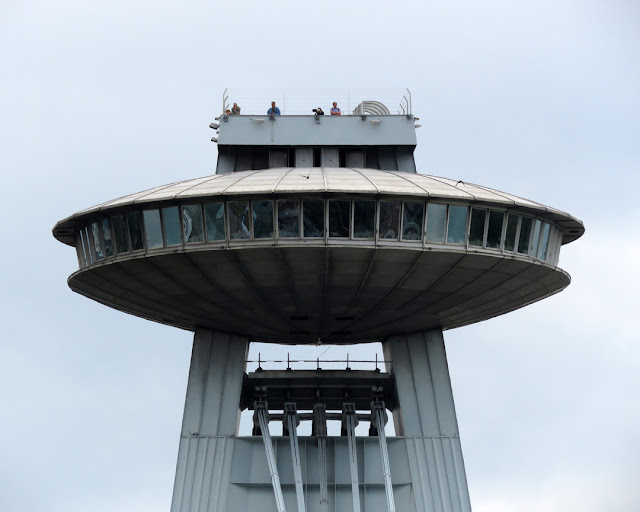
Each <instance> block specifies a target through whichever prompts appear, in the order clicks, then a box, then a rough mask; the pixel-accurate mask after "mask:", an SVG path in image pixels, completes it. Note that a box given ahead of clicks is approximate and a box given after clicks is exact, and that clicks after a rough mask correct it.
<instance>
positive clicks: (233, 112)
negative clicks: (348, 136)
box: [225, 101, 342, 117]
mask: <svg viewBox="0 0 640 512" xmlns="http://www.w3.org/2000/svg"><path fill="white" fill-rule="evenodd" d="M312 112H314V113H315V115H317V116H323V115H324V111H323V110H322V108H320V107H318V108H314V109H313V111H312ZM329 113H330V114H331V115H332V116H341V115H342V110H340V109H339V108H338V103H337V102H335V101H334V102H333V107H331V109H330V110H329ZM225 114H226V115H228V116H239V115H240V107H239V106H238V104H237V103H234V104H233V107H231V108H230V109H229V108H228V109H227V111H226V112H225ZM267 115H268V116H271V117H273V116H279V115H280V109H279V108H278V107H276V102H275V101H272V102H271V108H270V109H269V110H267Z"/></svg>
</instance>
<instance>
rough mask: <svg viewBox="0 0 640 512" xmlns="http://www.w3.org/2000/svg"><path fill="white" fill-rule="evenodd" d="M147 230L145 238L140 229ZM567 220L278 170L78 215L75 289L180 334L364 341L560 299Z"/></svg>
mask: <svg viewBox="0 0 640 512" xmlns="http://www.w3.org/2000/svg"><path fill="white" fill-rule="evenodd" d="M136 230H137V231H136ZM583 231H584V228H583V226H582V224H581V222H580V221H578V220H577V219H575V218H573V217H571V216H570V215H568V214H566V213H564V212H561V211H559V210H556V209H553V208H550V207H547V206H544V205H541V204H539V203H535V202H533V201H529V200H526V199H523V198H520V197H516V196H513V195H510V194H506V193H504V192H499V191H496V190H491V189H488V188H486V187H481V186H477V185H471V184H467V183H462V182H456V181H455V180H449V179H445V178H439V177H434V176H425V175H421V174H409V173H406V172H401V171H386V170H379V169H378V170H376V169H357V168H324V167H311V168H301V167H293V168H273V169H266V170H262V171H253V170H252V171H244V172H237V173H230V174H223V175H214V176H209V177H205V178H199V179H194V180H188V181H183V182H180V183H174V184H172V185H167V186H164V187H157V188H154V189H151V190H148V191H145V192H140V193H137V194H132V195H129V196H125V197H122V198H119V199H116V200H113V201H109V202H106V203H104V204H101V205H99V206H96V207H94V208H90V209H87V210H84V211H82V212H79V213H77V214H75V215H73V216H71V217H69V218H67V219H65V220H63V221H61V222H59V223H58V224H57V225H56V227H55V228H54V234H55V236H56V237H57V238H58V239H59V240H60V241H63V242H65V243H67V244H73V245H77V246H78V254H79V257H80V263H81V267H82V268H81V269H80V270H79V271H78V272H76V273H75V274H73V275H72V276H71V277H70V279H69V285H70V287H71V288H72V289H73V290H74V291H76V292H78V293H81V294H83V295H86V296H87V297H90V298H93V299H95V300H97V301H99V302H101V303H103V304H106V305H108V306H111V307H113V308H116V309H119V310H121V311H125V312H127V313H131V314H134V315H137V316H141V317H144V318H148V319H150V320H155V321H158V322H163V323H167V324H170V325H176V326H179V327H182V328H184V329H190V330H195V328H196V327H207V328H210V329H216V330H224V331H225V332H231V333H248V334H249V335H250V336H251V337H252V338H253V339H259V340H263V341H269V340H273V341H278V342H288V341H290V342H300V340H301V339H305V338H306V339H308V340H309V341H310V342H312V341H316V340H318V339H320V340H322V341H323V342H330V343H353V342H358V341H372V340H378V339H384V337H386V336H389V335H390V334H392V333H403V332H405V333H406V332H415V331H419V330H424V329H431V328H436V327H437V328H442V329H449V328H453V327H458V326H462V325H467V324H471V323H474V322H478V321H481V320H485V319H487V318H491V317H493V316H496V315H500V314H503V313H506V312H508V311H512V310H514V309H517V308H519V307H522V306H524V305H526V304H529V303H532V302H535V301H537V300H540V299H543V298H545V297H547V296H549V295H552V294H554V293H556V292H558V291H560V290H562V289H563V288H565V287H566V286H567V285H568V284H569V282H570V278H569V276H568V275H567V274H566V273H565V272H564V271H563V270H561V269H560V268H558V267H557V261H558V254H559V250H560V246H561V245H562V244H564V243H568V242H571V241H572V240H575V239H576V238H577V237H579V236H580V235H581V234H582V233H583Z"/></svg>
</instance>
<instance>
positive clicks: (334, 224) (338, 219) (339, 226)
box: [329, 201, 351, 238]
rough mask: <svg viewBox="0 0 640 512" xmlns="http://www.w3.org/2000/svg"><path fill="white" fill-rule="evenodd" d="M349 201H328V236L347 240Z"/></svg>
mask: <svg viewBox="0 0 640 512" xmlns="http://www.w3.org/2000/svg"><path fill="white" fill-rule="evenodd" d="M350 223H351V201H329V236H332V237H340V238H349V234H350V229H349V226H350Z"/></svg>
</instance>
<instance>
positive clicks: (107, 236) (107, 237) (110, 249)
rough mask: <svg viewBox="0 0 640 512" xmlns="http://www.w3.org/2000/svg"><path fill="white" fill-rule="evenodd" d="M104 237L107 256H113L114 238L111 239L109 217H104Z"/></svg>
mask: <svg viewBox="0 0 640 512" xmlns="http://www.w3.org/2000/svg"><path fill="white" fill-rule="evenodd" d="M102 239H103V240H104V254H105V256H113V240H112V239H111V228H110V227H109V219H102Z"/></svg>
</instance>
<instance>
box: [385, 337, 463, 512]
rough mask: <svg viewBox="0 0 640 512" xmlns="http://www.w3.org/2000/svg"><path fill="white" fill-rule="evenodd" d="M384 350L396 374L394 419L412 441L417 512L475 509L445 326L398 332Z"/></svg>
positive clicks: (410, 451)
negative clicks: (461, 441)
mask: <svg viewBox="0 0 640 512" xmlns="http://www.w3.org/2000/svg"><path fill="white" fill-rule="evenodd" d="M383 350H384V354H385V360H386V361H388V363H387V364H388V365H389V366H390V368H388V370H389V371H391V372H392V373H393V374H394V377H395V383H396V387H397V396H398V406H397V407H396V408H395V410H394V411H393V419H394V424H395V429H396V435H398V436H404V437H405V439H406V442H407V453H408V462H409V469H410V473H411V480H412V485H413V489H414V497H415V507H416V510H417V511H435V512H444V511H447V512H449V511H450V512H469V511H471V502H470V499H469V490H468V487H467V477H466V473H465V469H464V461H463V458H462V448H461V445H460V436H459V434H458V421H457V419H456V411H455V405H454V402H453V393H452V390H451V380H450V378H449V367H448V364H447V356H446V352H445V347H444V338H443V335H442V330H440V329H432V330H428V331H424V332H418V333H413V334H407V335H397V336H392V337H390V338H389V339H388V340H387V341H385V342H384V344H383Z"/></svg>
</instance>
